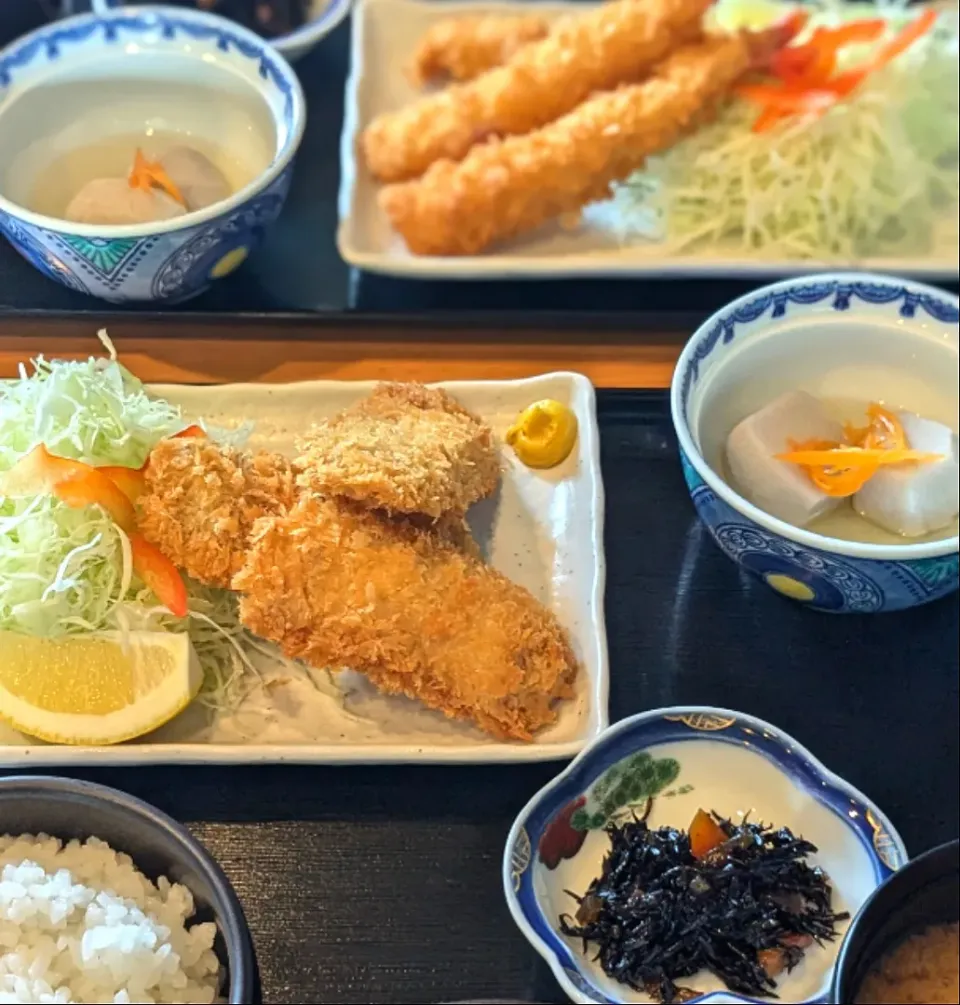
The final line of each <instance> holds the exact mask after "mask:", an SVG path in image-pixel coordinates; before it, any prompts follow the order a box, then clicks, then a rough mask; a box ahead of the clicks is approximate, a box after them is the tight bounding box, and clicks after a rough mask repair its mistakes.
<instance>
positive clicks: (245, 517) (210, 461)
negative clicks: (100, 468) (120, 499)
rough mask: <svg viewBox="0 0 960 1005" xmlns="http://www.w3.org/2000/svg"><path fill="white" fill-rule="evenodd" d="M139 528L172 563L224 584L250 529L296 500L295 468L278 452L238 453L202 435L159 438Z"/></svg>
mask: <svg viewBox="0 0 960 1005" xmlns="http://www.w3.org/2000/svg"><path fill="white" fill-rule="evenodd" d="M146 483H147V487H146V492H145V493H144V494H143V495H142V496H141V497H140V499H139V500H138V502H139V506H140V518H139V526H140V530H141V532H142V533H143V535H144V537H146V538H147V540H148V541H151V542H152V543H153V544H155V545H156V546H157V547H158V548H159V549H160V550H161V551H162V552H163V553H164V555H166V556H167V558H169V559H170V560H171V561H172V562H173V563H174V564H175V565H177V566H179V567H180V568H181V569H183V570H184V571H186V572H187V573H188V574H189V575H190V576H192V577H193V578H194V579H196V580H198V581H199V582H201V583H206V584H208V585H210V586H220V587H229V585H230V580H231V578H232V577H233V575H234V573H235V572H236V571H237V570H238V569H239V568H240V566H241V565H242V564H243V560H244V556H245V554H246V550H247V544H248V540H249V536H250V531H251V529H252V527H253V525H254V523H255V522H256V521H257V520H258V519H259V518H260V517H263V516H266V515H268V514H271V513H279V512H282V511H283V510H284V509H286V508H287V507H289V506H292V505H293V503H294V502H295V501H296V497H297V488H296V484H295V481H294V467H293V465H292V464H291V462H290V461H289V460H287V459H286V458H285V457H282V456H280V455H279V454H270V453H266V452H263V453H256V454H253V453H243V452H241V451H238V450H231V449H229V448H227V447H221V446H218V445H217V444H215V443H213V442H212V441H211V440H207V439H204V438H200V437H191V438H187V439H170V440H163V441H161V442H160V443H158V444H157V446H156V447H154V449H153V451H152V452H151V454H150V463H149V464H148V466H147V470H146Z"/></svg>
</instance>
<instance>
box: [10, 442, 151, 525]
mask: <svg viewBox="0 0 960 1005" xmlns="http://www.w3.org/2000/svg"><path fill="white" fill-rule="evenodd" d="M0 491H3V492H4V494H7V495H16V494H23V495H26V494H31V493H34V494H39V493H41V492H46V493H47V494H49V495H53V496H56V497H57V498H58V499H59V500H60V501H61V502H63V503H66V505H67V506H70V507H72V508H74V509H80V508H82V507H84V506H93V505H96V506H100V507H102V508H103V509H104V510H106V512H107V513H108V514H109V515H110V518H111V519H112V520H113V522H114V523H115V524H116V525H117V526H118V527H120V528H121V530H123V531H124V532H125V533H126V534H130V533H132V532H133V531H134V530H135V529H136V525H137V514H136V511H135V510H134V508H133V503H132V502H131V501H130V500H129V499H128V498H127V496H126V495H124V493H123V492H122V491H121V490H120V489H119V488H118V487H117V485H116V483H115V482H113V481H111V479H110V478H109V477H108V476H107V475H105V474H104V473H103V472H102V471H100V469H99V468H94V467H91V466H90V465H89V464H82V463H81V462H80V461H72V460H70V459H69V458H66V457H55V456H54V455H53V454H51V453H50V451H49V450H47V448H46V447H45V446H44V445H43V444H42V443H41V444H40V445H39V446H36V447H34V448H33V450H31V451H30V453H29V454H26V455H25V456H23V457H21V458H20V460H19V461H17V463H16V464H15V465H14V466H13V467H12V468H11V469H10V470H9V471H8V472H7V473H6V475H4V477H3V479H2V480H0Z"/></svg>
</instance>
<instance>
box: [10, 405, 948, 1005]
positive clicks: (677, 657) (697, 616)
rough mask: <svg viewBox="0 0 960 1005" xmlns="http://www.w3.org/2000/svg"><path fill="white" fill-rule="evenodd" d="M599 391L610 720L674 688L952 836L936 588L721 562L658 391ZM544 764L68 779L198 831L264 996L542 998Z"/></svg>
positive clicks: (941, 621)
mask: <svg viewBox="0 0 960 1005" xmlns="http://www.w3.org/2000/svg"><path fill="white" fill-rule="evenodd" d="M598 394H599V413H600V429H601V440H602V457H603V476H604V481H605V485H606V498H607V519H606V555H607V567H608V580H607V603H606V614H607V630H608V635H609V645H610V662H611V677H612V688H611V718H612V719H614V720H615V719H618V718H621V717H623V716H626V715H630V714H632V713H634V712H639V711H642V710H645V709H650V708H656V707H658V706H663V705H671V704H678V703H689V704H695V703H699V704H714V705H724V706H727V707H731V708H735V709H739V710H742V711H744V712H748V713H751V714H753V715H757V716H760V717H761V718H764V719H766V720H768V721H771V722H773V723H775V724H777V725H779V726H780V727H782V728H783V729H784V730H786V731H787V732H789V733H790V734H791V735H793V736H795V737H796V738H797V739H798V740H799V741H800V742H801V743H803V744H805V745H806V746H808V747H809V748H810V750H812V751H813V753H814V754H815V755H816V756H817V757H819V758H821V759H822V760H823V762H824V763H825V764H826V765H827V766H828V767H830V768H831V769H832V770H834V771H835V772H837V773H838V774H840V775H842V776H843V777H845V778H846V779H848V780H849V781H850V782H851V783H852V784H853V785H855V786H857V787H858V788H860V789H861V790H862V791H863V792H865V793H866V794H867V795H868V796H870V797H871V798H872V799H874V800H875V801H876V802H877V803H878V804H879V805H880V806H881V807H882V808H883V809H884V810H885V811H886V812H887V813H888V814H889V816H890V818H891V820H892V821H893V823H894V825H895V826H896V827H897V828H898V829H899V831H900V833H901V835H902V836H903V838H904V840H905V842H906V844H907V847H908V849H909V851H910V852H911V853H914V854H915V853H917V852H920V851H922V850H924V849H926V848H929V847H932V846H933V845H936V844H939V843H941V842H943V841H947V840H949V839H951V838H955V837H956V836H957V834H958V830H960V809H958V791H960V777H958V776H960V769H958V761H960V747H958V728H957V701H958V692H957V684H958V644H960V643H958V622H960V618H958V612H960V609H958V604H957V597H956V595H954V596H953V597H950V598H947V599H946V600H943V601H940V602H939V603H936V604H933V605H930V606H928V607H925V608H920V609H917V610H914V611H909V612H905V613H903V614H896V615H875V616H861V617H856V616H845V615H839V616H830V615H824V614H818V613H815V612H813V611H808V610H805V609H804V608H803V607H801V606H800V605H799V604H796V603H794V602H792V601H788V600H786V599H783V598H781V597H778V596H777V595H775V594H774V593H773V592H772V591H770V590H768V589H767V588H766V587H764V586H762V585H759V584H756V583H754V582H753V581H751V580H748V579H746V578H744V577H742V576H741V575H740V574H739V573H738V571H737V570H736V568H735V567H734V565H733V564H732V563H731V562H730V561H728V560H727V559H726V558H725V557H724V556H723V555H721V554H720V552H719V551H718V550H717V549H716V548H715V546H714V545H713V544H712V543H711V541H710V540H709V538H708V537H707V535H706V533H705V532H704V531H703V530H702V528H701V527H700V526H699V524H698V523H697V521H696V519H695V517H694V513H693V508H692V506H691V505H690V502H689V499H688V498H687V493H686V489H685V487H684V483H683V479H682V476H681V474H680V467H679V463H678V461H677V453H676V444H675V442H674V438H673V433H672V429H671V425H670V418H669V412H668V408H667V398H666V395H665V393H663V392H652V391H651V392H625V391H623V392H621V391H600V392H598ZM559 770H560V766H559V765H550V764H541V765H511V766H509V767H507V766H501V767H486V766H474V767H430V766H423V767H418V766H409V767H390V768H376V767H364V768H338V767H323V768H317V767H302V768H300V767H283V766H277V767H262V768H261V767H243V768H236V769H227V768H219V767H210V768H202V767H196V768H193V767H191V768H177V769H164V768H136V769H113V770H101V771H87V772H84V773H83V777H87V778H91V779H95V780H97V781H101V782H105V783H107V784H110V785H115V786H118V787H120V788H123V789H126V790H128V791H130V792H133V793H134V794H136V795H138V796H141V797H143V798H145V799H148V800H150V801H151V802H153V803H155V804H157V805H158V806H160V807H161V808H162V809H164V810H166V811H167V812H169V813H171V814H173V815H174V816H176V817H178V818H179V819H181V820H183V821H185V822H186V823H187V824H188V825H189V826H190V828H191V829H192V830H193V831H194V833H195V834H197V835H198V836H199V837H200V838H201V839H202V840H204V841H205V842H206V843H207V845H208V846H209V847H210V849H211V850H212V851H213V852H214V854H215V855H216V856H217V858H218V859H219V860H220V863H221V864H222V865H223V867H224V869H225V870H226V871H227V873H228V874H229V876H230V878H231V880H232V881H233V883H234V884H235V886H236V889H237V892H238V893H239V895H240V898H241V900H242V901H243V905H244V908H245V910H246V912H247V917H248V919H249V921H250V924H251V927H252V929H253V934H254V938H255V941H256V945H257V951H258V954H259V959H260V968H261V973H262V979H263V986H264V1001H265V1002H266V1003H268V1005H293V1003H306V1002H330V1003H337V1002H357V1003H361V1002H362V1003H388V1002H392V1003H407V1002H410V1003H412V1002H443V1001H446V1002H450V1001H456V1000H458V999H466V998H487V999H489V998H496V997H501V998H526V999H530V1000H533V1001H539V1002H561V1001H563V1000H564V999H563V996H562V995H561V993H560V992H559V990H558V989H557V987H556V985H555V984H554V983H553V980H552V978H551V976H550V973H549V971H548V969H547V967H546V965H545V964H543V963H542V962H541V961H540V959H539V957H538V956H537V955H536V953H535V952H534V951H533V950H532V949H531V948H530V947H529V946H528V945H527V943H526V942H525V941H524V939H523V937H522V936H521V935H520V933H519V931H518V930H517V929H516V928H515V927H514V925H513V923H512V921H511V920H510V917H509V915H508V913H507V909H506V907H505V906H504V901H503V895H502V892H501V882H500V858H501V853H502V849H503V843H504V840H505V838H506V835H507V831H508V829H509V826H510V824H511V822H512V820H513V818H514V816H515V814H516V813H517V812H518V811H519V810H520V808H521V807H522V806H523V804H524V803H525V802H526V801H527V799H528V798H529V797H530V796H531V795H532V794H533V793H534V792H535V791H536V790H537V789H538V788H540V786H542V785H543V784H545V783H546V782H547V781H548V780H549V779H550V778H551V777H552V776H553V775H554V774H555V773H556V772H557V771H559ZM0 825H2V821H0ZM0 830H2V826H0Z"/></svg>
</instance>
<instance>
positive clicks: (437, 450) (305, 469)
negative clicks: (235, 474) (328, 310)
mask: <svg viewBox="0 0 960 1005" xmlns="http://www.w3.org/2000/svg"><path fill="white" fill-rule="evenodd" d="M298 449H299V451H300V454H299V456H298V457H297V460H296V464H297V467H298V468H299V469H300V472H301V473H300V475H299V477H298V484H299V485H300V487H301V488H303V489H306V490H307V491H310V492H315V493H318V494H319V495H323V496H342V497H344V498H347V499H353V500H355V501H357V502H359V503H362V504H363V505H365V506H369V507H371V508H377V509H386V510H390V511H392V512H397V513H423V514H425V515H427V516H430V517H433V518H439V517H440V516H442V515H444V514H445V513H459V514H462V513H464V512H466V510H467V508H468V507H469V506H470V505H471V504H472V503H474V502H476V501H477V500H478V499H482V498H483V497H484V496H488V495H490V494H492V493H493V492H494V491H495V489H496V487H497V483H498V482H499V480H500V455H499V452H498V449H497V446H496V441H495V438H494V435H493V432H492V430H491V429H490V427H489V426H487V425H486V423H484V422H483V421H482V420H481V419H480V418H478V417H477V416H476V415H474V414H473V413H471V412H469V411H467V409H465V408H464V407H463V406H462V405H460V404H459V403H458V402H457V401H456V400H455V399H454V398H452V397H451V396H450V395H449V394H447V393H446V392H445V391H442V390H439V389H437V388H428V387H424V386H423V385H422V384H381V385H380V386H379V387H377V389H376V390H375V391H374V392H373V394H371V395H370V396H369V397H367V398H364V399H363V400H362V401H360V402H358V403H357V404H356V405H353V406H352V407H351V408H348V409H346V410H345V411H343V412H341V413H340V414H339V415H336V416H334V417H333V418H331V419H327V420H326V421H324V422H321V423H319V424H318V425H317V426H315V427H314V428H313V429H312V430H311V431H310V432H309V433H308V434H307V436H306V437H304V438H303V440H302V441H301V442H300V443H299V444H298Z"/></svg>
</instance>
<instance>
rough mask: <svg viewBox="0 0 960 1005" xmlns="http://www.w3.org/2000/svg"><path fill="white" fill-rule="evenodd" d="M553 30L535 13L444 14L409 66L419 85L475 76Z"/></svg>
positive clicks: (425, 38)
mask: <svg viewBox="0 0 960 1005" xmlns="http://www.w3.org/2000/svg"><path fill="white" fill-rule="evenodd" d="M549 30H550V22H549V21H548V20H547V19H546V18H543V17H540V16H538V15H536V14H462V15H460V16H459V17H445V18H441V19H440V20H439V21H437V22H435V23H434V24H433V25H431V26H430V28H428V29H427V31H426V32H424V35H423V37H422V38H421V39H420V43H419V44H418V46H417V51H416V53H415V54H414V57H413V63H412V65H411V68H410V72H411V76H412V77H413V79H414V81H415V82H416V83H418V84H420V85H423V84H426V83H429V82H430V81H432V80H442V79H444V78H447V79H450V80H460V81H463V80H472V79H473V78H474V77H478V76H479V75H480V74H481V73H484V72H486V71H487V70H489V69H491V68H492V67H494V66H500V65H501V64H502V63H505V62H506V61H507V60H508V59H510V57H511V56H513V54H514V53H515V52H516V51H517V50H518V49H519V48H520V47H521V46H522V45H526V44H527V43H528V42H536V41H538V40H539V39H541V38H543V37H544V36H545V35H546V34H547V32H548V31H549Z"/></svg>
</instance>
